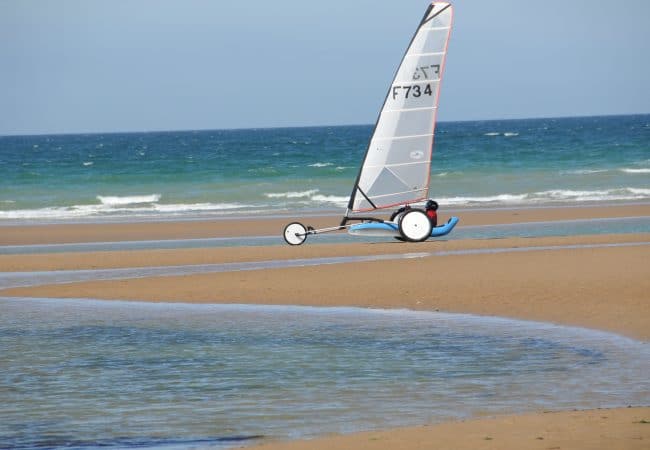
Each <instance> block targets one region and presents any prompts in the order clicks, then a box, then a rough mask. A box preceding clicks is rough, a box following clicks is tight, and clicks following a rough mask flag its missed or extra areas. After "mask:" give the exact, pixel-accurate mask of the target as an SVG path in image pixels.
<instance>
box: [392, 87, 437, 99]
mask: <svg viewBox="0 0 650 450" xmlns="http://www.w3.org/2000/svg"><path fill="white" fill-rule="evenodd" d="M401 95H403V96H404V98H409V95H410V96H411V97H416V98H417V97H420V96H421V95H433V90H432V89H431V84H430V83H427V84H426V86H420V85H418V84H415V85H412V86H393V100H395V99H396V98H398V97H400V96H401Z"/></svg>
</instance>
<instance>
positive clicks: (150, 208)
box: [0, 203, 254, 220]
mask: <svg viewBox="0 0 650 450" xmlns="http://www.w3.org/2000/svg"><path fill="white" fill-rule="evenodd" d="M253 207H254V206H253V205H247V204H241V203H188V204H166V205H165V204H163V205H161V204H140V206H135V205H132V206H128V205H123V206H120V205H103V204H101V205H73V206H57V207H49V208H38V209H19V210H13V211H0V220H1V219H74V218H82V217H98V216H111V217H114V216H118V217H119V216H138V215H146V214H161V213H162V214H167V215H177V214H183V213H192V212H215V213H218V212H223V211H232V210H237V209H246V208H253Z"/></svg>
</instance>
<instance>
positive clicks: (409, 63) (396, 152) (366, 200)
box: [348, 2, 453, 211]
mask: <svg viewBox="0 0 650 450" xmlns="http://www.w3.org/2000/svg"><path fill="white" fill-rule="evenodd" d="M452 14H453V11H452V8H451V4H450V3H448V2H433V3H432V4H431V5H430V6H429V9H428V10H427V12H426V13H425V17H424V18H423V19H422V21H421V22H420V24H419V26H418V28H417V30H416V32H415V34H414V35H413V38H412V39H411V42H410V43H409V46H408V47H407V49H406V52H405V54H404V56H403V58H402V61H401V62H400V65H399V67H398V68H397V71H396V73H395V76H394V78H393V81H392V83H391V84H390V88H389V89H388V93H387V95H386V98H385V100H384V104H383V106H382V109H381V111H380V113H379V117H378V118H377V122H376V124H375V128H374V130H373V133H372V136H371V138H370V142H369V144H368V148H367V150H366V155H365V158H364V161H363V164H362V166H361V169H360V171H359V174H358V177H357V181H356V183H355V187H354V189H353V191H352V195H351V198H350V203H349V205H348V209H350V210H352V211H368V210H373V209H381V208H388V207H392V206H395V205H399V204H408V203H413V202H417V201H420V200H423V199H424V198H426V195H427V193H428V189H429V179H430V170H431V155H432V150H433V138H434V133H435V125H436V115H437V111H438V98H439V93H440V82H441V79H442V74H443V71H444V65H445V57H446V54H447V43H448V41H449V34H450V32H451V27H452V18H453V17H452ZM358 194H361V195H358Z"/></svg>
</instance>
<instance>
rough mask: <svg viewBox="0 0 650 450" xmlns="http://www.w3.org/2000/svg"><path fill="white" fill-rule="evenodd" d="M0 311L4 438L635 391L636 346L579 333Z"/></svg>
mask: <svg viewBox="0 0 650 450" xmlns="http://www.w3.org/2000/svg"><path fill="white" fill-rule="evenodd" d="M522 301H524V300H523V299H522ZM0 309H2V311H3V314H2V315H0V348H2V349H3V351H2V352H0V367H2V370H0V397H1V398H2V403H3V408H2V420H1V421H0V443H2V445H1V446H2V447H8V448H53V447H58V448H60V447H66V448H83V449H94V448H99V447H104V448H131V447H138V448H167V447H171V448H188V447H196V446H201V447H223V446H231V445H242V442H248V441H249V440H251V441H254V440H259V439H268V438H282V439H284V438H298V437H309V436H314V435H320V434H323V433H328V432H337V433H338V432H343V433H346V432H354V431H358V430H362V429H374V428H380V427H387V426H399V425H409V424H419V423H426V422H438V421H442V420H448V419H452V418H464V417H472V416H475V415H479V414H494V413H501V412H517V411H530V410H540V409H564V408H593V407H605V406H625V405H628V404H633V405H638V404H647V403H648V402H649V401H650V394H649V393H650V383H649V382H648V379H647V373H648V371H649V370H650V364H649V363H648V361H650V353H649V352H650V350H649V349H648V348H647V345H645V344H642V343H639V342H636V341H632V340H629V339H625V338H622V337H618V336H615V335H611V334H606V333H600V332H594V331H589V330H584V329H575V328H566V327H558V326H552V325H547V324H540V323H534V322H520V321H513V320H506V319H496V318H479V317H473V316H467V315H451V314H442V313H433V312H432V313H426V312H410V311H387V310H367V309H355V308H304V307H288V306H287V307H270V306H243V305H181V304H175V305H174V304H172V305H157V304H141V303H126V302H98V301H90V300H57V301H49V300H29V301H28V300H12V299H0Z"/></svg>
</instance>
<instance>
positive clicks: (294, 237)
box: [283, 222, 307, 245]
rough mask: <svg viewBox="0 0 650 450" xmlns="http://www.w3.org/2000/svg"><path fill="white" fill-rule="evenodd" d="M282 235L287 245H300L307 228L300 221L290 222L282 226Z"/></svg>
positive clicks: (305, 236) (303, 240)
mask: <svg viewBox="0 0 650 450" xmlns="http://www.w3.org/2000/svg"><path fill="white" fill-rule="evenodd" d="M283 237H284V241H285V242H286V243H287V244H289V245H300V244H302V243H303V242H305V240H306V239H307V228H305V226H304V225H303V224H301V223H300V222H291V223H290V224H289V225H287V226H286V227H284V234H283Z"/></svg>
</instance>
